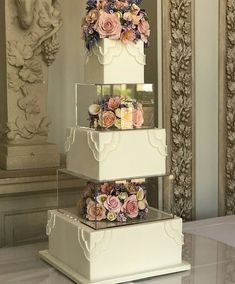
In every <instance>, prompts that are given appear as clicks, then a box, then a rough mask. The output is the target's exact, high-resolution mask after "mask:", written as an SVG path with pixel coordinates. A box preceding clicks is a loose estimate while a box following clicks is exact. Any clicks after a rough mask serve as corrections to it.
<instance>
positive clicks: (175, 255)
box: [41, 210, 190, 283]
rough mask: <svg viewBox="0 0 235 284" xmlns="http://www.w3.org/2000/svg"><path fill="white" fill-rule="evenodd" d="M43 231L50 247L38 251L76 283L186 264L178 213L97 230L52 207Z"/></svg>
mask: <svg viewBox="0 0 235 284" xmlns="http://www.w3.org/2000/svg"><path fill="white" fill-rule="evenodd" d="M47 234H48V236H49V250H48V251H44V252H41V257H42V258H43V259H44V260H46V261H48V262H49V263H51V264H52V265H54V266H55V267H56V268H58V269H59V270H61V271H62V272H64V273H65V274H66V275H67V276H69V277H71V278H72V279H73V280H75V281H76V283H121V282H124V281H122V280H126V281H127V280H128V279H141V278H144V277H150V276H155V275H161V274H167V273H173V272H178V271H184V270H188V269H190V265H189V264H188V263H184V262H182V245H183V234H182V220H181V219H180V218H177V217H175V218H173V219H169V220H164V221H157V222H149V223H144V224H137V225H130V226H122V227H115V228H108V229H104V230H98V231H96V230H93V229H91V228H89V227H87V226H85V225H83V224H82V223H80V222H79V221H78V220H77V219H75V218H72V217H71V216H69V215H68V216H67V215H66V214H63V213H62V212H58V211H56V210H53V211H49V212H48V224H47ZM115 279H116V280H115ZM117 279H119V280H117Z"/></svg>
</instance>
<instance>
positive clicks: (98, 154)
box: [87, 131, 120, 162]
mask: <svg viewBox="0 0 235 284" xmlns="http://www.w3.org/2000/svg"><path fill="white" fill-rule="evenodd" d="M105 138H106V139H105V140H104V139H103V140H102V141H103V143H102V142H101V140H100V139H99V134H98V133H97V132H95V131H88V132H87V143H88V145H89V148H90V150H91V151H92V153H93V156H94V159H95V160H96V161H97V162H102V161H104V160H105V159H106V158H107V156H108V154H109V153H110V152H112V151H115V150H116V149H117V147H118V145H119V140H120V135H119V133H118V132H110V133H106V135H105Z"/></svg>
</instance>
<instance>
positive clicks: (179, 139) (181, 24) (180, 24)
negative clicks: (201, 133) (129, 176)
mask: <svg viewBox="0 0 235 284" xmlns="http://www.w3.org/2000/svg"><path fill="white" fill-rule="evenodd" d="M162 5H163V15H162V16H163V105H164V127H165V128H166V129H167V144H168V147H169V148H168V168H169V171H170V172H171V173H172V174H173V175H174V177H175V180H174V196H173V199H174V203H173V206H174V211H175V213H176V214H177V215H178V216H181V217H182V218H183V219H184V220H185V221H189V220H192V219H193V218H194V209H193V208H195V206H194V0H167V1H166V0H164V1H162ZM164 186H165V187H168V181H165V183H164ZM165 201H166V202H167V200H165ZM166 206H167V205H166Z"/></svg>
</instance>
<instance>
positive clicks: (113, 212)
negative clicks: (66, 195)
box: [78, 180, 148, 222]
mask: <svg viewBox="0 0 235 284" xmlns="http://www.w3.org/2000/svg"><path fill="white" fill-rule="evenodd" d="M78 209H79V212H80V214H81V216H82V217H83V218H84V219H87V220H89V221H98V222H100V221H102V220H106V221H110V222H113V221H118V222H126V221H127V220H128V219H129V220H132V219H135V218H139V219H143V218H144V217H145V216H146V215H147V213H148V203H147V200H146V190H145V185H144V180H132V181H121V182H105V183H101V184H95V183H92V182H88V183H87V187H86V190H85V192H84V194H83V197H82V199H81V200H79V202H78Z"/></svg>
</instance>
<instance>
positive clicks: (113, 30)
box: [94, 11, 122, 39]
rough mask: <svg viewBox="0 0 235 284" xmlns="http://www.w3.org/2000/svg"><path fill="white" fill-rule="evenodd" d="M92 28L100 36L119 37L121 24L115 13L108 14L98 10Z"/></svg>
mask: <svg viewBox="0 0 235 284" xmlns="http://www.w3.org/2000/svg"><path fill="white" fill-rule="evenodd" d="M94 29H95V30H96V31H97V32H98V33H99V36H100V38H106V37H108V38H110V39H119V38H120V34H121V30H122V26H121V22H120V20H119V18H118V16H117V15H116V14H108V13H106V12H104V11H100V13H99V18H98V21H97V22H96V24H95V26H94Z"/></svg>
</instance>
